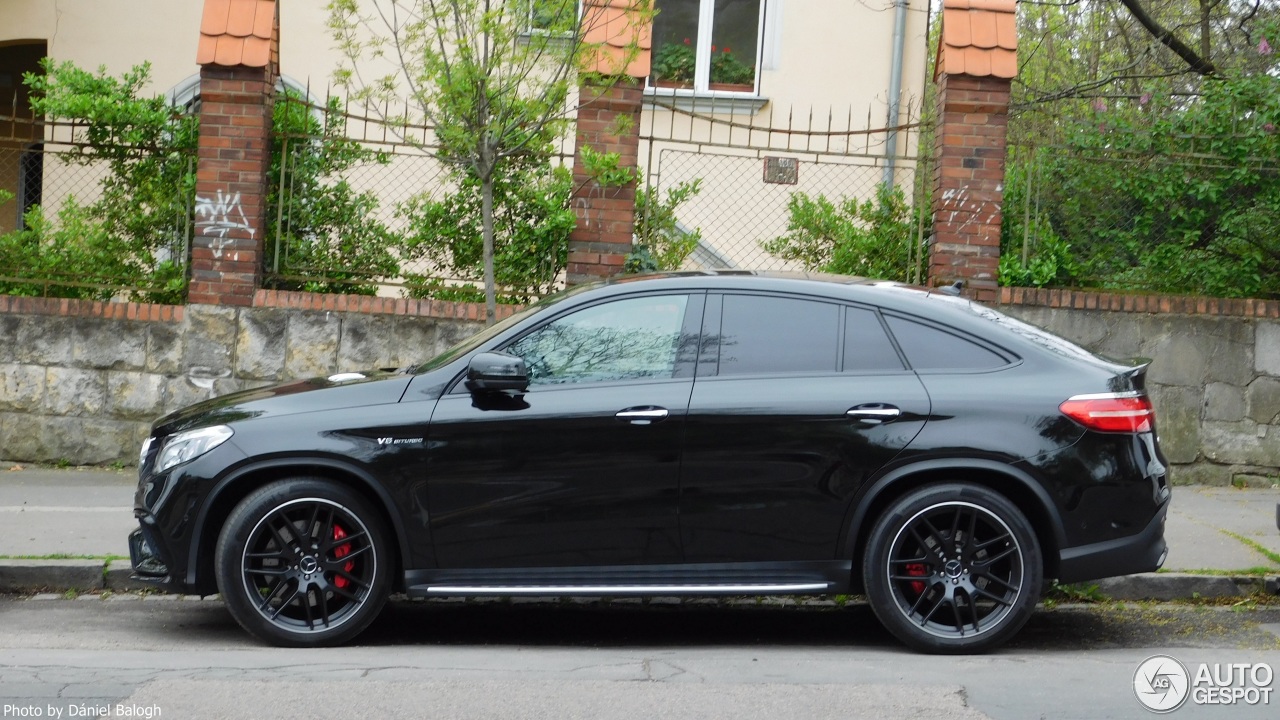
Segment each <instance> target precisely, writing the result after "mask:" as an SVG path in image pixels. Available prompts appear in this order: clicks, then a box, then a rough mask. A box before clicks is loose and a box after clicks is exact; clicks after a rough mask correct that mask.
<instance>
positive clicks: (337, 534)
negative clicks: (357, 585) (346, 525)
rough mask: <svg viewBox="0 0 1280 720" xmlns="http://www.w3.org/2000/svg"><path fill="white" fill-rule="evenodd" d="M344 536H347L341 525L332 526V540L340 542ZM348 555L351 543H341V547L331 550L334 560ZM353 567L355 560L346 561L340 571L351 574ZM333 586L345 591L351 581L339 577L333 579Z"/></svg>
mask: <svg viewBox="0 0 1280 720" xmlns="http://www.w3.org/2000/svg"><path fill="white" fill-rule="evenodd" d="M346 536H347V531H346V530H343V529H342V526H341V525H337V524H335V525H334V526H333V539H334V540H341V539H343V538H345V537H346ZM350 554H351V543H342V544H341V545H339V546H338V547H336V548H334V549H333V556H334V557H335V558H338V559H339V560H341V559H342V558H344V557H346V556H348V555H350ZM355 566H356V561H355V560H348V561H347V563H346V564H345V565H343V566H342V569H343V570H346V571H347V572H351V571H352V570H353V569H355ZM333 584H334V586H335V587H337V588H338V589H339V590H342V589H345V588H346V587H347V585H350V584H351V581H350V580H348V579H346V578H344V577H342V576H341V575H339V576H337V577H335V578H334V579H333Z"/></svg>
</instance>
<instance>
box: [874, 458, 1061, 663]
mask: <svg viewBox="0 0 1280 720" xmlns="http://www.w3.org/2000/svg"><path fill="white" fill-rule="evenodd" d="M863 573H864V575H863V577H864V580H865V583H866V588H867V596H868V599H869V600H870V602H871V607H872V609H873V610H874V611H875V613H876V617H878V618H879V619H880V622H881V623H883V624H884V626H885V627H886V628H887V629H888V630H889V631H890V632H891V633H893V634H894V635H895V636H896V637H897V638H898V639H899V640H901V641H902V642H903V643H905V644H906V645H908V646H910V647H912V648H915V649H917V650H922V651H925V652H934V653H975V652H983V651H986V650H990V649H991V648H994V647H996V646H998V645H1000V644H1001V643H1003V642H1005V641H1006V640H1008V639H1009V638H1010V637H1012V636H1013V635H1014V634H1015V633H1016V632H1017V631H1018V630H1019V629H1021V628H1022V626H1023V625H1024V624H1025V623H1026V622H1027V619H1028V618H1030V617H1031V613H1032V611H1033V610H1034V609H1035V605H1036V602H1037V600H1038V599H1039V597H1038V596H1039V591H1040V583H1041V578H1042V573H1043V569H1042V561H1041V556H1040V546H1039V543H1038V542H1037V541H1036V536H1035V533H1034V532H1033V531H1032V529H1031V526H1030V524H1029V523H1028V522H1027V519H1026V517H1025V516H1024V515H1023V514H1022V512H1021V511H1019V510H1018V508H1017V507H1016V506H1014V505H1013V503H1011V502H1009V500H1007V499H1006V498H1005V497H1003V496H1002V495H1000V494H998V493H995V492H993V491H991V490H988V489H987V488H984V487H981V486H978V485H971V484H967V483H948V484H943V485H931V486H928V487H924V488H921V489H919V490H916V491H913V492H910V493H908V494H906V495H905V496H903V497H902V498H899V499H898V500H897V501H895V502H894V503H893V505H891V506H890V507H889V509H888V510H887V511H886V512H885V513H884V514H883V515H882V516H881V517H880V519H879V521H878V522H877V523H876V525H875V528H874V529H873V530H872V533H871V536H870V539H869V540H868V542H867V552H866V554H865V556H864V557H863Z"/></svg>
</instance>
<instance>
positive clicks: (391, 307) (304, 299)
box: [253, 290, 521, 320]
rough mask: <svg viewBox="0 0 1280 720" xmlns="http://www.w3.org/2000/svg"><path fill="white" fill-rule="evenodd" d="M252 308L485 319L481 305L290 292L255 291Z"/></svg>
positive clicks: (504, 310)
mask: <svg viewBox="0 0 1280 720" xmlns="http://www.w3.org/2000/svg"><path fill="white" fill-rule="evenodd" d="M253 305H254V307H274V308H292V309H296V310H324V311H327V312H354V313H366V314H375V315H408V316H412V317H432V318H445V319H454V320H484V319H485V318H484V316H485V307H484V303H468V302H450V301H445V300H415V299H412V298H390V297H370V296H368V295H330V294H322V293H309V292H297V291H292V290H259V291H257V293H256V294H255V295H254V298H253ZM520 307H521V306H518V305H499V306H498V308H497V310H496V313H497V314H496V316H495V317H496V319H498V320H502V319H503V318H506V317H510V316H511V315H514V314H515V312H516V311H517V310H519V309H520Z"/></svg>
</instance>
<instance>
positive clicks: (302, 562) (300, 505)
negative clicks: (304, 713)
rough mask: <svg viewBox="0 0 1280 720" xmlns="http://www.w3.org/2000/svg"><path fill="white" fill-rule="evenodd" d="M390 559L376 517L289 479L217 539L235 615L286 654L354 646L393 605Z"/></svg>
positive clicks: (221, 575) (310, 481)
mask: <svg viewBox="0 0 1280 720" xmlns="http://www.w3.org/2000/svg"><path fill="white" fill-rule="evenodd" d="M391 560H392V558H391V554H390V552H389V550H388V545H387V542H386V539H385V533H384V531H383V529H382V527H381V523H380V521H379V519H378V515H377V514H376V513H375V512H373V510H372V509H371V508H370V507H369V504H368V503H367V502H366V501H365V500H364V499H363V498H361V497H360V496H359V495H357V494H356V493H354V492H353V491H351V490H350V489H348V488H346V487H344V486H342V485H338V484H336V483H334V482H331V481H329V480H324V479H321V478H291V479H288V480H282V481H279V482H275V483H272V484H270V485H267V486H265V487H262V488H260V489H258V490H256V491H254V492H252V493H250V494H249V496H248V497H246V498H245V499H244V500H242V501H240V504H239V505H237V506H236V507H235V509H234V510H232V511H231V515H230V516H228V517H227V522H226V524H225V525H223V527H222V532H221V534H220V535H219V536H218V546H217V550H216V552H215V554H214V569H215V574H216V575H217V580H218V591H219V592H221V593H222V598H223V602H225V603H226V606H227V609H228V610H230V611H231V615H232V617H234V618H235V619H236V622H238V623H240V626H241V627H243V628H244V629H245V630H247V631H248V632H249V633H250V634H251V635H253V636H254V637H256V638H258V639H260V640H262V641H264V642H266V643H269V644H271V645H277V646H281V647H322V646H327V645H338V644H341V643H344V642H347V641H348V640H350V639H352V638H354V637H355V636H356V635H358V634H359V633H360V632H361V631H362V630H364V629H365V628H366V627H368V625H369V623H370V622H372V621H373V619H374V618H375V617H377V615H378V613H379V612H380V611H381V610H382V606H383V605H384V604H385V603H386V599H387V594H388V586H389V582H388V578H389V577H390V574H391V565H392V562H391Z"/></svg>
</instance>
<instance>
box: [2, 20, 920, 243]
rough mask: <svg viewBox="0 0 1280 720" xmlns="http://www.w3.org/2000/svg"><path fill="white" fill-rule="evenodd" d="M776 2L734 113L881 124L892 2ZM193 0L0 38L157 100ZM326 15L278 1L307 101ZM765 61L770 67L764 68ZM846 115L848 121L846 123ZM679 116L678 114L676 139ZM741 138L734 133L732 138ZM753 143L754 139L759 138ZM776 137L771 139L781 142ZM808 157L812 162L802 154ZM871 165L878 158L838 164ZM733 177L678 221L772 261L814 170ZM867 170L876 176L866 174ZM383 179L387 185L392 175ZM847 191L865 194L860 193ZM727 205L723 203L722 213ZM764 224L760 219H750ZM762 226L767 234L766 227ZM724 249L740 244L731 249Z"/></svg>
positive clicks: (178, 60)
mask: <svg viewBox="0 0 1280 720" xmlns="http://www.w3.org/2000/svg"><path fill="white" fill-rule="evenodd" d="M768 2H770V3H773V4H775V6H774V8H773V9H772V11H770V12H769V15H768V16H767V17H769V18H771V19H775V20H777V21H779V22H780V26H779V27H777V28H776V29H771V28H768V27H767V28H766V30H765V40H764V41H765V42H766V43H770V42H776V43H777V46H776V47H775V48H773V51H772V52H769V50H768V47H766V63H765V66H764V67H763V68H762V69H761V74H760V95H761V96H762V97H764V98H765V99H766V100H767V103H766V104H765V106H764V107H763V108H762V109H761V110H760V111H759V112H758V113H757V114H756V115H755V116H753V117H752V116H741V115H739V116H734V118H733V119H734V120H735V121H738V122H750V123H753V124H755V125H757V126H760V125H763V124H767V123H769V122H772V123H773V125H774V126H775V127H784V126H785V125H786V124H787V123H788V122H789V119H788V116H789V114H791V113H794V114H795V118H796V119H793V120H790V122H796V123H798V124H800V125H807V124H808V123H809V120H808V118H809V112H810V109H811V108H812V109H813V111H814V115H815V117H816V118H818V120H817V121H816V122H815V125H825V122H826V121H825V118H826V114H827V112H828V111H829V112H830V114H831V115H832V116H833V117H834V120H833V125H834V127H836V128H843V127H848V126H849V125H852V127H854V128H865V127H867V126H868V123H869V124H870V127H882V126H884V125H886V124H887V107H888V98H887V88H888V85H889V72H890V65H891V57H890V55H891V52H892V46H893V23H894V9H893V0H861V1H855V0H768ZM927 5H928V0H910V2H909V5H908V8H909V10H908V13H907V19H908V26H907V33H906V44H905V52H904V60H905V63H904V67H903V76H902V86H903V93H902V96H901V97H902V106H903V108H904V112H903V115H902V118H901V119H902V121H905V120H906V112H905V108H907V107H913V108H917V109H918V107H919V99H920V97H921V96H922V94H923V92H922V89H923V87H924V83H925V80H926V79H925V78H924V74H923V68H924V64H925V58H926V52H927V49H926V46H927V38H926V9H927ZM202 7H203V2H202V0H26V1H20V0H7V1H6V2H3V3H0V41H3V40H5V39H16V38H28V39H47V40H48V42H49V52H50V55H52V56H53V57H55V58H57V59H59V60H72V61H74V62H76V63H77V64H78V65H80V66H82V67H90V68H93V67H97V66H98V65H103V64H104V65H106V67H107V69H108V71H109V72H112V73H119V72H122V71H124V70H126V69H128V68H129V67H130V66H132V65H135V64H138V63H141V62H144V61H150V62H151V63H152V72H153V84H152V86H151V88H150V89H151V90H153V91H154V92H156V93H163V92H165V91H167V90H169V89H170V88H171V87H172V86H173V85H175V84H177V83H179V82H181V81H182V80H184V79H186V78H188V77H190V76H191V75H192V74H194V73H196V72H198V66H197V65H196V64H195V53H196V42H197V38H198V36H199V27H200V17H201V12H202ZM326 20H327V13H326V11H325V10H324V3H323V2H321V1H320V0H301V1H291V2H282V3H281V38H280V42H281V71H282V72H283V73H284V74H285V75H288V76H290V77H292V78H294V79H296V80H298V81H299V82H301V83H303V84H306V83H307V82H308V81H310V83H311V88H312V91H313V93H314V94H315V95H318V96H323V95H324V92H325V89H326V88H327V86H328V84H329V82H330V81H331V77H332V73H333V70H334V69H335V68H336V67H337V66H338V64H339V61H340V55H339V53H338V52H337V51H335V50H334V49H333V47H332V41H331V40H330V38H329V33H328V30H327V29H326V27H325V24H326ZM771 60H772V62H770V61H771ZM850 118H852V120H851V121H850ZM671 122H672V119H671V117H670V116H669V115H668V114H666V113H662V112H659V113H657V114H656V116H650V115H648V114H647V115H646V117H645V118H644V119H643V120H642V129H647V128H650V127H657V128H664V127H670V126H671ZM687 122H688V121H687V120H686V119H684V118H680V117H677V118H676V119H675V126H674V127H675V131H674V132H675V134H676V135H680V134H682V132H681V130H680V127H681V126H682V124H686V123H687ZM710 137H711V138H712V139H713V140H716V141H724V140H726V139H728V138H727V130H725V129H723V128H717V129H715V130H713V131H712V133H711V136H710ZM736 139H738V140H740V139H741V135H740V134H739V135H738V136H737V138H736ZM756 139H757V140H759V139H760V136H759V135H757V136H756ZM914 139H915V133H907V134H905V135H904V136H903V137H902V139H901V140H900V141H899V154H900V155H903V156H913V155H914V153H915V144H914ZM842 142H843V141H840V140H837V141H836V142H835V144H834V146H829V149H833V150H844V149H847V150H848V151H849V152H854V153H863V152H867V153H869V154H876V153H877V152H882V147H883V145H882V142H883V138H882V137H881V138H877V139H876V140H875V142H874V143H873V144H872V145H871V147H869V148H868V147H866V146H864V145H863V142H862V140H861V139H855V140H854V141H853V142H852V143H850V145H851V146H850V147H848V148H844V147H843V146H842V144H841V143H842ZM784 143H785V141H784V140H783V139H782V138H781V136H776V137H774V138H773V139H772V141H771V142H770V143H769V144H771V145H773V146H774V147H777V146H779V145H784ZM689 149H690V147H689V146H688V145H683V144H680V145H672V144H666V143H662V144H658V145H657V146H655V147H654V148H653V155H652V158H653V160H652V161H651V160H650V159H649V158H650V154H649V148H648V147H647V144H646V145H644V146H642V147H641V163H642V164H649V163H650V162H656V161H657V160H658V159H660V158H661V157H663V153H664V151H665V152H666V153H667V156H668V157H675V156H674V155H673V153H679V152H684V151H688V150H689ZM767 154H783V155H788V154H789V155H793V156H797V157H806V156H805V155H804V153H788V152H785V151H784V152H773V151H770V152H769V153H767ZM807 157H809V158H810V159H816V158H814V156H812V155H810V156H807ZM845 162H852V163H856V164H871V165H872V166H874V167H877V168H878V167H879V164H880V162H881V161H877V160H860V159H859V160H846V161H845ZM722 164H725V165H726V167H729V166H732V167H733V170H732V171H725V170H719V171H717V176H716V177H715V178H714V179H713V178H705V179H704V190H703V195H702V198H701V199H699V200H696V201H694V202H692V203H690V205H689V207H688V208H687V209H686V213H685V214H687V215H688V217H687V218H686V217H682V220H685V222H686V223H687V224H690V225H697V226H700V227H702V228H703V230H704V233H705V234H706V236H707V238H708V240H711V241H712V242H713V244H714V245H715V246H716V247H717V249H719V250H720V251H721V252H725V253H727V254H731V255H735V256H736V257H735V258H734V260H735V262H737V263H738V264H740V265H743V266H761V264H763V263H769V262H772V261H771V260H770V259H769V258H768V257H767V256H762V254H761V252H760V251H759V250H758V243H759V240H761V239H763V238H765V237H771V236H773V235H774V234H777V233H778V232H781V231H782V230H784V229H785V204H786V198H787V197H788V196H789V194H790V191H792V190H796V189H800V190H804V189H809V190H811V191H823V190H824V188H818V187H812V186H811V184H810V183H811V176H812V174H811V173H803V174H802V175H801V183H800V185H799V186H795V187H791V186H770V187H768V188H765V189H764V190H761V188H760V187H759V186H760V184H761V172H760V168H759V161H758V160H757V161H756V162H752V163H739V164H736V165H735V164H734V163H733V162H732V161H726V163H722ZM682 174H683V175H687V176H688V177H695V176H697V171H696V169H692V166H686V169H685V170H677V169H676V167H675V164H674V163H669V164H668V167H667V169H666V173H665V175H664V177H663V179H662V185H663V186H664V187H669V186H670V185H671V184H673V183H674V182H675V181H676V180H678V179H686V178H683V177H682ZM871 175H876V173H874V172H873V173H871ZM384 177H387V178H388V180H386V181H372V180H371V182H372V183H373V184H375V185H376V184H378V183H379V182H395V180H394V179H393V178H392V177H391V175H390V174H388V175H386V176H384ZM850 193H851V194H862V193H864V191H862V190H859V189H858V188H853V189H851V190H850ZM766 196H767V197H768V198H771V200H769V201H768V203H767V205H761V204H760V203H759V202H757V201H753V203H752V204H748V205H744V206H743V207H741V208H735V207H734V206H733V205H732V203H725V202H713V200H717V198H738V199H740V200H741V201H743V202H746V200H747V199H748V198H760V197H766ZM724 208H730V210H728V211H726V210H724ZM766 216H767V217H770V218H772V219H771V220H770V221H769V222H768V223H766V224H762V223H761V222H759V221H756V220H753V218H761V217H766ZM766 225H767V227H766ZM732 248H742V249H741V250H733V249H732Z"/></svg>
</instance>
